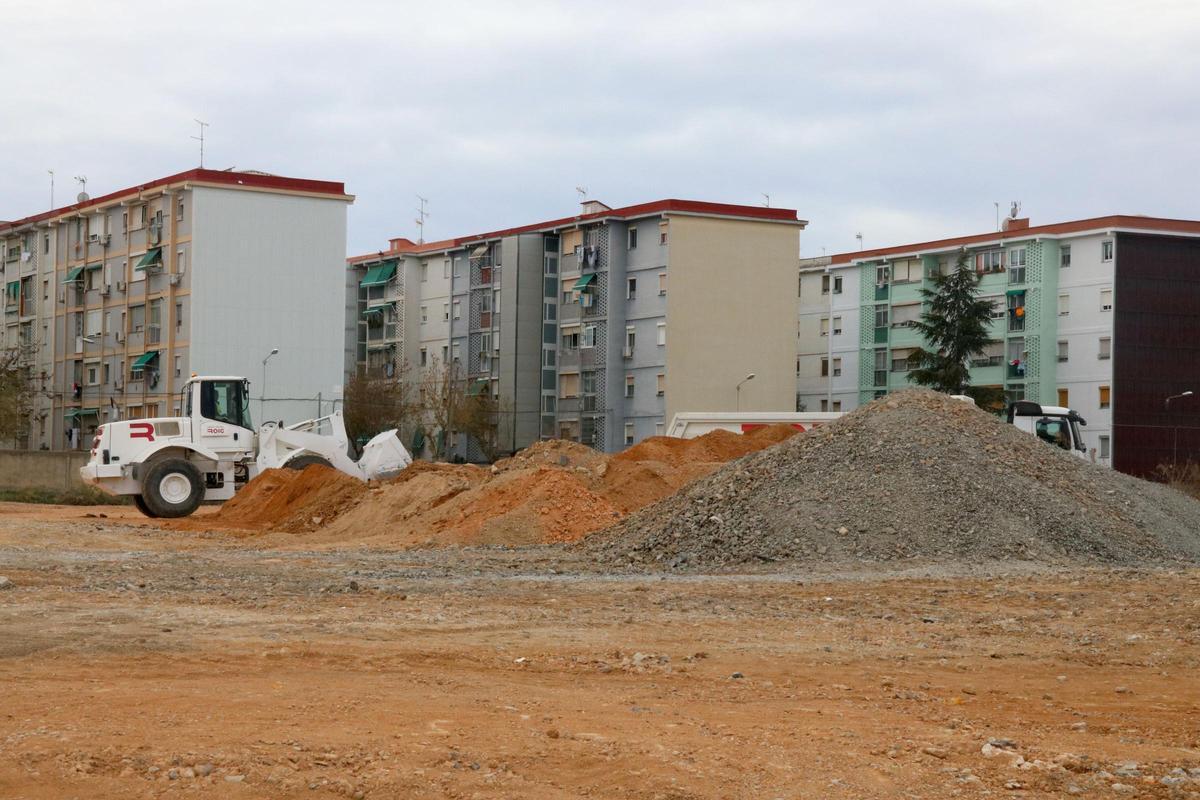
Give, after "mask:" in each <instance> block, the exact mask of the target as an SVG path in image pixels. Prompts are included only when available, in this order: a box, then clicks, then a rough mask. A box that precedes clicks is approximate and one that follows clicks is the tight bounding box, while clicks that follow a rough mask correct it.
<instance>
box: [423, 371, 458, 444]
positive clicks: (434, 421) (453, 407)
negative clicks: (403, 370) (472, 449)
mask: <svg viewBox="0 0 1200 800" xmlns="http://www.w3.org/2000/svg"><path fill="white" fill-rule="evenodd" d="M420 387H421V388H420V395H421V397H420V402H421V409H422V411H423V412H424V417H425V421H426V422H427V423H428V424H429V426H430V428H431V429H432V430H431V431H430V432H431V433H436V434H437V436H436V438H435V440H434V445H433V451H434V452H433V457H434V458H435V459H445V458H447V457H448V456H449V452H450V449H449V448H450V433H451V431H455V430H457V423H458V420H459V414H460V408H461V406H462V405H463V402H464V401H465V399H466V379H465V377H464V376H463V373H462V368H461V366H460V365H459V364H458V363H457V362H450V363H448V364H447V363H444V362H442V361H440V360H439V359H437V358H434V359H433V360H432V363H430V364H429V365H428V366H427V367H425V368H424V369H423V370H422V375H421V379H420Z"/></svg>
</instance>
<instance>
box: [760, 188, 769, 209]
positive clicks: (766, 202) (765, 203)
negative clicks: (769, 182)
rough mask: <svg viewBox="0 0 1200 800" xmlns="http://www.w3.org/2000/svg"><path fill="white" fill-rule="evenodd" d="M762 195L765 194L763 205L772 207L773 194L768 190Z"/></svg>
mask: <svg viewBox="0 0 1200 800" xmlns="http://www.w3.org/2000/svg"><path fill="white" fill-rule="evenodd" d="M762 196H763V205H764V206H766V207H767V208H770V207H771V195H769V194H767V193H766V192H763V193H762Z"/></svg>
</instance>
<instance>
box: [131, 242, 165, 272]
mask: <svg viewBox="0 0 1200 800" xmlns="http://www.w3.org/2000/svg"><path fill="white" fill-rule="evenodd" d="M156 266H162V248H161V247H151V248H150V249H149V250H147V251H146V255H144V256H142V260H141V261H139V262H138V263H137V266H136V267H134V270H139V269H146V268H147V267H156Z"/></svg>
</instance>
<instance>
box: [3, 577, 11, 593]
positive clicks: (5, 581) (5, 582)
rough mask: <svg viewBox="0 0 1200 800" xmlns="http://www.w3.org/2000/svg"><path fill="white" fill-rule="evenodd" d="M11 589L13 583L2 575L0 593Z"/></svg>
mask: <svg viewBox="0 0 1200 800" xmlns="http://www.w3.org/2000/svg"><path fill="white" fill-rule="evenodd" d="M11 588H13V582H12V581H10V580H9V579H8V578H6V577H4V576H3V575H0V592H2V591H4V590H5V589H11Z"/></svg>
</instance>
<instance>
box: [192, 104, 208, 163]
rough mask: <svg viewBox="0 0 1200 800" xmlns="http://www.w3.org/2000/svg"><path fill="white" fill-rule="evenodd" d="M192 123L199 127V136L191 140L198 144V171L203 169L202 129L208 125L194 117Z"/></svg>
mask: <svg viewBox="0 0 1200 800" xmlns="http://www.w3.org/2000/svg"><path fill="white" fill-rule="evenodd" d="M192 122H194V123H196V124H197V125H199V126H200V135H199V136H193V137H192V138H193V139H195V140H196V141H198V142H200V169H204V129H205V128H207V127H208V123H207V122H205V121H204V120H200V119H196V118H195V117H192Z"/></svg>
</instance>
